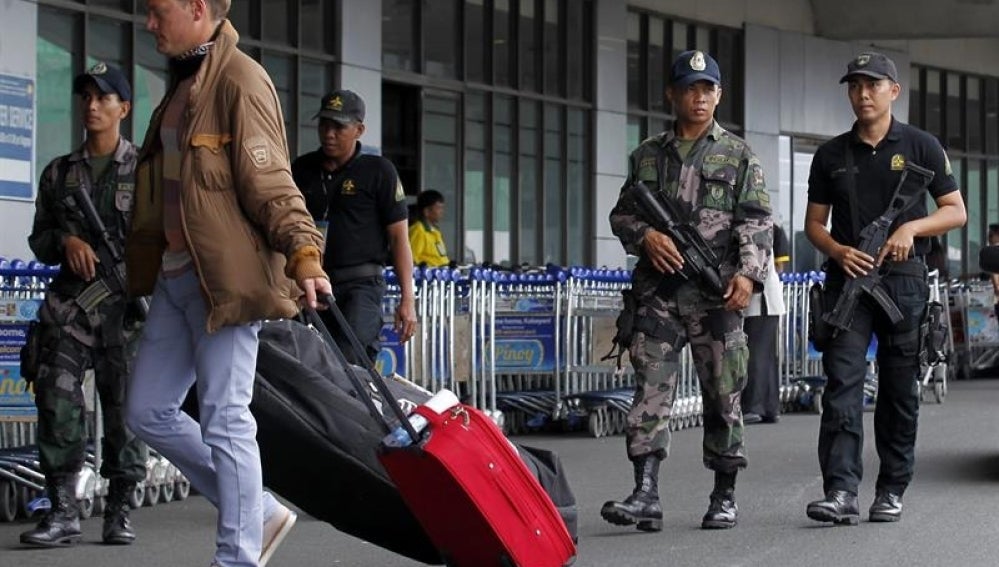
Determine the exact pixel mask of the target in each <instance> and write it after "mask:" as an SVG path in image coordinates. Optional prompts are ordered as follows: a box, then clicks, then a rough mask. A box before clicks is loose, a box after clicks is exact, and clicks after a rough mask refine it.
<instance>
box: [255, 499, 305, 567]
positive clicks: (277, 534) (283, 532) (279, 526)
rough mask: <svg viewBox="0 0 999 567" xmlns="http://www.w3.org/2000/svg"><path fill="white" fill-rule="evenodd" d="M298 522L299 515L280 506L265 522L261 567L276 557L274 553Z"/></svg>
mask: <svg viewBox="0 0 999 567" xmlns="http://www.w3.org/2000/svg"><path fill="white" fill-rule="evenodd" d="M296 521H298V514H296V513H294V512H292V511H291V510H289V509H288V507H287V506H284V505H283V504H280V503H279V504H278V509H277V511H276V512H274V513H273V514H271V517H270V518H267V519H266V520H265V521H264V538H263V546H262V547H261V548H260V561H258V563H259V564H260V567H264V566H265V565H267V562H268V561H270V560H271V556H272V555H274V551H275V550H276V549H277V548H278V546H279V545H281V542H282V541H284V538H285V536H287V535H288V532H290V531H291V528H292V527H293V526H294V525H295V522H296Z"/></svg>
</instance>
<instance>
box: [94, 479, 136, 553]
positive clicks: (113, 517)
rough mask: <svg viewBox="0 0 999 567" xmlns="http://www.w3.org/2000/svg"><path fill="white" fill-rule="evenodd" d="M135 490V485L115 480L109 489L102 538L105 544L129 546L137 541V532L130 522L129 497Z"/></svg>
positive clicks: (123, 480) (112, 480) (127, 481)
mask: <svg viewBox="0 0 999 567" xmlns="http://www.w3.org/2000/svg"><path fill="white" fill-rule="evenodd" d="M134 490H135V483H134V482H132V481H129V480H125V479H120V478H113V479H111V486H110V487H108V501H107V507H106V508H104V529H103V530H102V532H101V537H102V539H103V540H104V543H107V544H111V545H128V544H130V543H132V542H133V541H135V532H134V531H132V524H131V522H129V520H128V507H129V506H128V497H129V495H130V494H132V492H133V491H134Z"/></svg>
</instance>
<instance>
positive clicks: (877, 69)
mask: <svg viewBox="0 0 999 567" xmlns="http://www.w3.org/2000/svg"><path fill="white" fill-rule="evenodd" d="M853 75H867V76H868V77H873V78H875V79H890V80H891V81H892V82H893V83H897V82H898V70H897V69H896V68H895V62H894V61H892V60H891V59H889V58H888V56H887V55H884V54H881V53H876V52H874V51H869V52H867V53H861V54H860V55H858V56H856V57H854V58H853V60H852V61H850V62H849V63H848V64H847V65H846V74H845V75H843V78H842V79H840V80H839V82H841V83H845V82H847V81H849V80H850V77H852V76H853Z"/></svg>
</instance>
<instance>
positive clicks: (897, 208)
mask: <svg viewBox="0 0 999 567" xmlns="http://www.w3.org/2000/svg"><path fill="white" fill-rule="evenodd" d="M933 175H934V174H933V171H932V170H929V169H926V168H925V167H920V166H918V165H915V164H912V163H906V164H905V167H904V168H903V169H902V177H901V178H899V180H898V185H897V186H896V187H895V193H894V195H892V198H891V202H890V203H889V204H888V208H887V209H886V210H885V212H883V213H881V216H880V217H878V218H877V219H875V220H874V221H873V222H872V223H871V224H869V225H867V226H865V227H864V229H863V230H861V231H860V244H859V245H858V246H857V250H860V251H861V252H863V253H864V254H867V255H868V256H871V257H872V258H877V257H878V254H879V252H880V251H881V247H882V246H884V244H885V242H887V241H888V237H889V236H890V235H891V227H892V224H893V223H894V222H895V219H897V218H898V216H899V215H900V214H902V213H903V212H905V211H906V210H907V209H908V208H909V207H911V206H912V205H914V204H916V203H917V202H918V201H919V199H921V198H922V197H923V193H925V192H926V187H927V186H928V185H929V184H930V181H932V180H933ZM882 275H883V274H882V273H881V271H880V270H879V269H878V268H875V269H873V270H871V271H870V273H867V274H865V275H863V276H858V277H856V278H852V279H849V280H847V282H846V285H844V286H843V291H842V293H841V294H840V296H839V299H838V300H837V301H836V306H835V307H834V308H833V310H832V311H830V312H829V313H826V314H825V315H824V316H823V317H822V319H823V320H824V321H825V322H826V323H829V325H831V326H832V327H833V329H832V332H833V336H835V335H836V334H838V333H839V332H840V331H849V330H850V325H851V323H853V315H854V313H855V312H856V310H857V302H858V301H859V300H860V297H861V295H862V294H867V295H869V296H871V298H872V299H874V301H876V302H877V304H878V306H880V307H881V309H882V310H883V311H884V313H885V315H887V316H888V318H889V319H891V322H892V324H893V325H894V324H897V323H898V322H899V321H901V320H902V318H903V316H902V312H901V311H899V309H898V305H895V302H894V301H892V299H891V297H890V296H889V295H888V292H887V291H886V290H885V286H884V283H882V281H881V278H882Z"/></svg>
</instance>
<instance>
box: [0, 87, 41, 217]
mask: <svg viewBox="0 0 999 567" xmlns="http://www.w3.org/2000/svg"><path fill="white" fill-rule="evenodd" d="M34 139H35V82H34V81H32V80H31V79H25V78H23V77H14V76H12V75H3V74H0V198H14V199H31V195H32V186H33V184H34V178H35V176H34V159H33V158H32V148H33V146H34Z"/></svg>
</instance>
